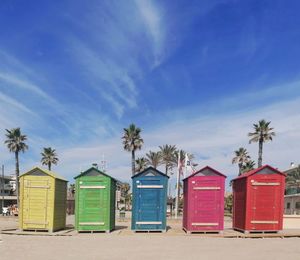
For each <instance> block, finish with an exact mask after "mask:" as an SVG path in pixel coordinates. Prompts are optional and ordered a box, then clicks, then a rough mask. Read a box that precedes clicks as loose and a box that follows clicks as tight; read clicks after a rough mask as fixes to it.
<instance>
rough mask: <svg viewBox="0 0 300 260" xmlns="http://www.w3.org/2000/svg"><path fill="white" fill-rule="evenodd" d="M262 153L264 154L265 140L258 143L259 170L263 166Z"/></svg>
mask: <svg viewBox="0 0 300 260" xmlns="http://www.w3.org/2000/svg"><path fill="white" fill-rule="evenodd" d="M262 153H263V140H261V139H260V140H259V143H258V162H257V166H258V168H259V167H261V166H262Z"/></svg>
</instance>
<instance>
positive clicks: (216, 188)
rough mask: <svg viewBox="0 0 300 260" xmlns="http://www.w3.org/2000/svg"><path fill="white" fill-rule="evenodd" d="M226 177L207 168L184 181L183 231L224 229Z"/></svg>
mask: <svg viewBox="0 0 300 260" xmlns="http://www.w3.org/2000/svg"><path fill="white" fill-rule="evenodd" d="M225 179H226V176H225V175H224V174H222V173H220V172H219V171H217V170H215V169H213V168H211V167H209V166H206V167H204V168H202V169H201V170H199V171H197V172H195V173H193V174H192V175H190V176H189V177H187V178H185V179H183V194H184V210H183V229H184V230H185V231H186V232H188V233H189V232H203V231H204V232H205V231H218V232H219V231H221V230H223V229H224V190H225Z"/></svg>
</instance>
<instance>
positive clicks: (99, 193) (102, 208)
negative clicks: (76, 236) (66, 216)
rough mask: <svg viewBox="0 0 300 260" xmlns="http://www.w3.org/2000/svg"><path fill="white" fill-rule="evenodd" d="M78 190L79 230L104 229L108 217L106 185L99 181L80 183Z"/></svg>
mask: <svg viewBox="0 0 300 260" xmlns="http://www.w3.org/2000/svg"><path fill="white" fill-rule="evenodd" d="M79 189H80V196H79V201H78V215H79V216H78V222H79V229H80V230H102V229H104V228H105V226H106V225H107V217H108V192H107V183H106V182H101V181H80V184H79Z"/></svg>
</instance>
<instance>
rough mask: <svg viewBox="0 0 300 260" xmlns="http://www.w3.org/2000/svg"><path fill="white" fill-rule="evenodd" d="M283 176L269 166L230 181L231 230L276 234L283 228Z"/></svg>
mask: <svg viewBox="0 0 300 260" xmlns="http://www.w3.org/2000/svg"><path fill="white" fill-rule="evenodd" d="M285 177H286V175H285V174H284V173H283V172H281V171H279V170H277V169H275V168H273V167H271V166H269V165H265V166H262V167H260V168H257V169H254V170H251V171H249V172H246V173H244V174H242V175H240V176H239V177H237V178H235V179H234V180H233V186H232V188H233V223H232V224H233V228H234V229H236V230H240V231H243V232H250V231H279V230H281V229H282V226H283V212H284V209H283V202H284V189H285Z"/></svg>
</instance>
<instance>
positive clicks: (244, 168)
mask: <svg viewBox="0 0 300 260" xmlns="http://www.w3.org/2000/svg"><path fill="white" fill-rule="evenodd" d="M254 168H255V161H253V160H249V161H247V162H246V163H245V164H244V165H242V173H245V172H249V171H251V170H254Z"/></svg>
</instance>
